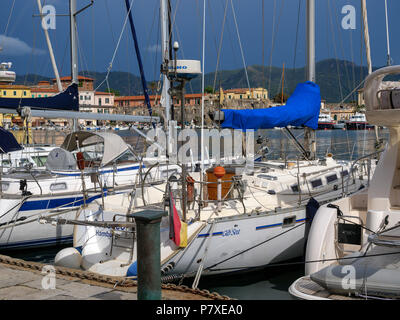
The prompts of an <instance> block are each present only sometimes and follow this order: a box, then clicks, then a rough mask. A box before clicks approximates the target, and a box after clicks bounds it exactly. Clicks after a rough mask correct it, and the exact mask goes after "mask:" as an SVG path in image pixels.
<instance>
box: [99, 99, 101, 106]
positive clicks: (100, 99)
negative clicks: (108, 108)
mask: <svg viewBox="0 0 400 320" xmlns="http://www.w3.org/2000/svg"><path fill="white" fill-rule="evenodd" d="M99 106H101V98H99Z"/></svg>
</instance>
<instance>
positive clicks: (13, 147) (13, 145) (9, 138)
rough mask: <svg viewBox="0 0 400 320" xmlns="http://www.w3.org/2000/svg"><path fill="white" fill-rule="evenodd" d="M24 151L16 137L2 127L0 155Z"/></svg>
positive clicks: (0, 132) (0, 131)
mask: <svg viewBox="0 0 400 320" xmlns="http://www.w3.org/2000/svg"><path fill="white" fill-rule="evenodd" d="M18 150H22V147H21V145H20V144H19V143H18V142H17V140H16V139H15V137H14V135H13V134H12V133H11V132H9V131H7V130H5V129H4V128H2V127H0V154H2V153H9V152H12V151H18Z"/></svg>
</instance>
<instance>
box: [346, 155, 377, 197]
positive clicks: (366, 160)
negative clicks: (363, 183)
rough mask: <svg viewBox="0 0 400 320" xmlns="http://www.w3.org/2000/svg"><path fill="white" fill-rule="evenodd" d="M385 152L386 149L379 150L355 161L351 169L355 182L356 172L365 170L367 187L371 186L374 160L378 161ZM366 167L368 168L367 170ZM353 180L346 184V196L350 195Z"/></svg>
mask: <svg viewBox="0 0 400 320" xmlns="http://www.w3.org/2000/svg"><path fill="white" fill-rule="evenodd" d="M383 151H384V148H382V149H380V150H377V151H375V152H372V153H369V154H367V155H364V156H361V157H359V158H358V159H356V160H354V161H353V163H352V164H351V167H350V174H351V175H352V177H353V180H354V179H355V176H354V175H355V172H356V171H359V170H358V168H361V170H363V169H364V170H365V172H366V174H367V177H368V179H367V186H369V184H370V181H371V168H372V160H376V159H377V156H378V155H380V154H381V153H382V152H383ZM365 167H366V168H365ZM350 180H351V179H348V180H347V184H346V193H345V195H346V196H348V195H349V181H350Z"/></svg>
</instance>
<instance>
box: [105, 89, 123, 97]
mask: <svg viewBox="0 0 400 320" xmlns="http://www.w3.org/2000/svg"><path fill="white" fill-rule="evenodd" d="M107 92H108V93H113V94H114V96H116V97H119V96H120V95H121V93H120V92H119V91H118V90H115V89H111V88H110V89H107Z"/></svg>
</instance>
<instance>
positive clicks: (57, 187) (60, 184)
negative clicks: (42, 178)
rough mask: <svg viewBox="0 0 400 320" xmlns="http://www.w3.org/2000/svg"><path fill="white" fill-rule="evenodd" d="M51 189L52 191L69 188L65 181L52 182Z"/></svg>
mask: <svg viewBox="0 0 400 320" xmlns="http://www.w3.org/2000/svg"><path fill="white" fill-rule="evenodd" d="M50 190H51V191H61V190H67V184H66V183H65V182H58V183H52V184H51V185H50Z"/></svg>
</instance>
